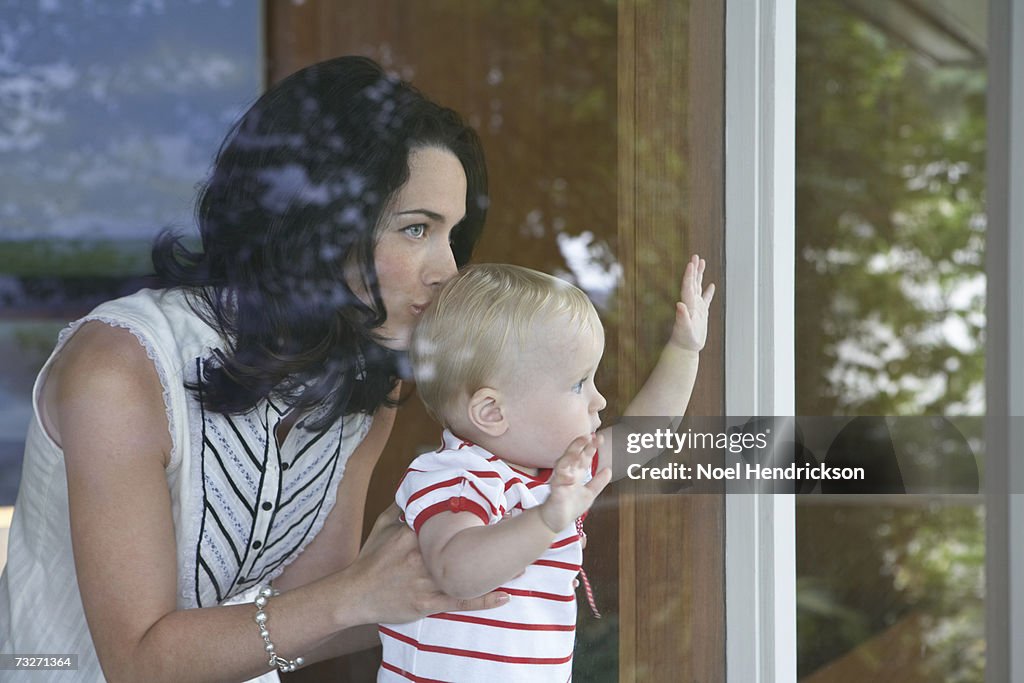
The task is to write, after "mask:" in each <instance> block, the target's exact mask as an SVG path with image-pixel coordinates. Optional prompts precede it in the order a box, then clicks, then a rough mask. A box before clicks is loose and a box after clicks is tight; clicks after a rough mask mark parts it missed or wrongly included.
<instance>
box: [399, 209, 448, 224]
mask: <svg viewBox="0 0 1024 683" xmlns="http://www.w3.org/2000/svg"><path fill="white" fill-rule="evenodd" d="M410 213H421V214H423V215H424V216H426V217H427V218H429V219H430V220H432V221H437V222H438V223H444V216H442V215H441V214H439V213H437V212H436V211H430V210H428V209H409V210H408V211H399V212H398V213H396V214H395V215H396V216H405V215H408V214H410Z"/></svg>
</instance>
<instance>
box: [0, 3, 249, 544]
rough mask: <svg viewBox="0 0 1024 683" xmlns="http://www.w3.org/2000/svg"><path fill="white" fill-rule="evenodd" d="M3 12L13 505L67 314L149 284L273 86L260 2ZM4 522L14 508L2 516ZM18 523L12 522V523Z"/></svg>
mask: <svg viewBox="0 0 1024 683" xmlns="http://www.w3.org/2000/svg"><path fill="white" fill-rule="evenodd" d="M7 5H8V6H6V7H5V8H4V10H3V17H2V19H0V354H2V355H3V357H4V358H5V359H8V360H11V362H5V363H4V364H3V366H2V369H0V506H4V505H11V504H12V503H13V502H14V496H15V493H16V490H17V484H18V479H19V471H20V460H21V453H22V440H23V438H24V435H25V429H26V426H27V424H28V421H29V415H30V405H29V395H30V391H31V383H32V381H33V379H34V377H35V374H36V372H37V371H38V369H39V367H40V366H41V365H42V363H43V361H44V360H45V358H46V356H47V354H48V353H49V352H50V350H51V349H52V347H53V344H54V342H55V340H56V334H57V331H58V330H59V329H60V328H61V327H62V325H63V324H64V323H65V322H66V321H68V320H70V319H73V318H75V317H78V316H79V315H82V314H83V313H85V312H87V311H88V310H89V309H90V308H91V307H92V306H93V305H95V304H96V303H98V302H100V301H103V300H105V299H109V298H112V297H115V296H118V295H120V294H124V293H128V292H130V291H132V290H134V289H137V288H139V287H140V286H143V284H145V280H143V279H142V276H143V275H145V274H146V273H148V272H150V270H151V266H150V263H149V248H150V244H151V241H152V238H153V236H154V235H155V234H156V233H157V232H158V231H159V230H160V229H161V228H163V227H166V226H175V227H177V228H179V229H181V230H183V231H185V232H189V231H194V228H193V227H192V224H193V221H192V219H191V212H192V203H193V196H194V194H195V189H194V188H195V186H196V184H197V183H198V182H200V181H201V180H202V179H203V177H204V176H205V174H206V169H207V167H208V166H209V163H210V161H211V159H212V157H213V154H214V152H215V151H216V149H217V145H218V144H219V141H220V139H221V138H222V137H223V135H224V132H225V130H227V127H228V126H229V125H230V123H231V121H233V120H234V118H235V117H236V116H237V114H238V113H239V111H240V110H241V109H242V108H243V107H244V105H245V104H246V103H247V102H248V101H249V100H251V99H252V98H254V97H255V96H256V95H257V94H258V92H259V89H260V69H261V66H262V61H261V56H260V52H259V6H258V4H256V3H250V2H233V1H231V0H192V1H190V2H188V3H179V2H163V1H162V0H150V1H143V0H134V1H132V2H119V1H115V0H92V1H90V2H61V1H59V0H41V1H40V2H38V3H13V4H12V3H8V4H7ZM0 521H2V520H0ZM5 527H6V525H4V528H5Z"/></svg>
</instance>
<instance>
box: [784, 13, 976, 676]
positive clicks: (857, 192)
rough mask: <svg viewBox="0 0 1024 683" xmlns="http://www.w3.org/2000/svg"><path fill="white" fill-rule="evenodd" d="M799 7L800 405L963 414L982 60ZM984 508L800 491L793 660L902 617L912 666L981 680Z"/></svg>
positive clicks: (970, 401)
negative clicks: (949, 63)
mask: <svg viewBox="0 0 1024 683" xmlns="http://www.w3.org/2000/svg"><path fill="white" fill-rule="evenodd" d="M797 9H798V21H797V31H798V35H797V82H798V91H797V131H796V134H797V140H796V145H797V205H796V215H797V225H798V231H797V259H796V273H797V278H796V282H797V303H798V320H797V344H798V347H797V354H796V359H797V360H796V362H797V387H798V392H797V411H798V413H800V414H805V415H806V414H862V415H863V414H869V415H870V414H875V415H879V414H882V415H884V414H889V415H899V414H919V413H947V414H957V413H960V414H963V413H973V414H978V413H980V412H981V411H983V410H984V404H983V398H984V385H983V379H984V356H983V348H982V342H981V336H982V332H983V330H984V262H983V254H984V207H983V204H982V197H983V191H984V187H985V178H984V173H983V171H984V144H985V111H984V97H985V78H984V72H983V71H982V70H978V69H967V68H959V69H955V68H943V69H939V68H927V67H925V66H923V65H922V64H921V63H920V62H919V61H917V60H916V59H915V57H914V55H913V54H912V53H911V52H910V51H909V50H907V49H904V48H903V47H902V46H901V45H898V44H895V43H894V42H893V41H891V40H889V39H888V38H887V37H886V36H884V35H883V34H881V33H880V32H879V31H877V30H876V29H874V28H873V27H872V26H870V25H868V24H867V23H865V22H863V21H861V20H859V19H858V18H856V17H854V16H853V15H851V14H850V13H849V12H848V11H847V10H846V8H845V6H844V5H843V4H842V3H841V2H837V1H832V0H826V1H823V2H801V3H798V6H797ZM981 517H982V515H981V512H980V510H979V509H978V508H977V507H971V506H961V507H950V508H943V509H941V510H940V509H932V508H928V507H921V506H913V507H912V506H902V505H901V506H899V507H884V506H883V507H878V506H863V505H860V506H855V507H846V508H839V506H827V507H826V506H805V507H801V514H800V515H799V516H798V553H799V559H798V566H799V572H800V574H801V576H800V579H799V600H798V602H799V604H798V631H799V653H800V654H799V660H800V661H799V668H800V674H801V676H804V675H807V674H810V673H811V672H813V671H814V670H816V669H817V668H818V667H819V666H820V665H822V664H824V663H826V662H828V661H831V660H833V659H835V658H837V657H839V656H841V655H842V654H843V653H845V652H848V651H849V650H850V649H851V648H854V647H855V646H857V645H858V644H860V643H862V642H864V641H865V640H866V639H867V638H869V637H871V636H876V637H878V634H888V633H895V632H896V631H894V630H889V629H891V628H894V627H895V625H896V624H897V623H898V622H899V623H908V622H905V621H901V620H904V619H905V618H912V620H913V623H914V628H915V629H917V630H916V631H915V633H917V634H919V635H917V636H915V638H916V640H915V642H914V644H913V645H912V646H910V648H909V649H908V650H907V656H908V657H912V658H916V660H917V661H918V662H919V664H918V665H915V669H916V672H918V673H919V675H920V676H921V678H920V679H919V680H952V681H968V680H970V681H974V680H979V681H980V680H981V679H982V671H983V667H984V639H983V626H984V618H983V607H982V601H981V599H982V593H983V575H984V574H983V567H984V533H983V528H984V524H983V521H982V519H981ZM901 633H902V632H901ZM893 637H895V636H893ZM886 665H887V664H886V663H885V662H878V663H877V666H878V667H880V668H879V671H883V672H884V671H886V670H888V671H892V670H893V669H886V668H885V667H886ZM889 665H894V664H893V663H892V662H890V663H889ZM915 680H918V679H915Z"/></svg>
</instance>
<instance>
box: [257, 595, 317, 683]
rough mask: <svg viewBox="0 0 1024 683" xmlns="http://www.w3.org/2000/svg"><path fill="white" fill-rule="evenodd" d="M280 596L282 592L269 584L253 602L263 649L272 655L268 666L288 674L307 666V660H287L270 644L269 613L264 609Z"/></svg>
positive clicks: (299, 658) (300, 658) (297, 658)
mask: <svg viewBox="0 0 1024 683" xmlns="http://www.w3.org/2000/svg"><path fill="white" fill-rule="evenodd" d="M280 594H281V592H280V591H278V590H275V589H274V588H272V587H271V586H270V584H267V585H266V586H264V587H263V588H260V591H259V593H257V594H256V599H255V600H253V603H254V604H255V605H256V610H257V612H256V624H257V625H258V626H259V627H260V637H261V638H263V642H264V643H266V645H264V646H263V649H264V650H266V651H267V654H268V655H270V659H268V660H267V664H268V665H270V666H272V667H277V669H278V670H279V671H281V672H282V673H288V672H291V671H295V670H296V669H298V668H299V667H300V666H302V665H303V664H305V663H306V660H305V659H303V658H302V657H296V658H295V659H292V660H288V659H285V658H284V657H281V656H279V655H278V654H277V653H276V652H274V644H273V643H272V642H270V631H268V630H267V613H266V612H264V611H263V608H264V607H266V606H267V602H269V601H270V598H273V597H276V596H278V595H280Z"/></svg>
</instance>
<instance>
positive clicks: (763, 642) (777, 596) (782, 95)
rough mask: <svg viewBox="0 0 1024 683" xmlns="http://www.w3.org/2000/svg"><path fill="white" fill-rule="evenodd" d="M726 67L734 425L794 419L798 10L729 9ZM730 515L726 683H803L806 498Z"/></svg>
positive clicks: (740, 497)
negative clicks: (799, 556) (800, 567)
mask: <svg viewBox="0 0 1024 683" xmlns="http://www.w3.org/2000/svg"><path fill="white" fill-rule="evenodd" d="M725 62H726V76H725V81H726V86H725V92H726V96H725V101H726V104H725V107H726V121H725V131H726V144H725V148H726V152H725V205H726V210H725V214H726V219H725V223H726V227H725V262H726V280H727V282H728V283H729V286H728V287H727V288H726V303H725V311H726V313H725V326H726V330H727V331H728V333H727V334H726V351H725V358H726V367H725V405H726V414H727V415H728V416H753V415H782V416H785V415H793V411H794V410H795V383H794V377H795V370H794V368H795V359H794V344H795V342H794V327H795V326H794V322H795V319H794V315H795V309H794V278H795V272H794V268H793V258H794V249H795V246H794V245H795V230H794V210H795V200H794V193H795V166H794V164H795V157H794V154H795V152H794V142H793V141H794V136H793V127H794V120H795V100H796V1H795V0H754V1H744V2H739V1H738V0H734V1H733V2H729V3H728V4H727V6H726V35H725ZM725 509H726V512H725V518H726V532H725V534H726V541H725V544H726V545H725V547H726V550H725V554H726V563H725V574H726V661H727V680H728V681H730V682H735V683H740V682H743V683H748V682H753V683H761V682H764V683H768V682H771V681H795V680H796V513H795V498H794V496H793V495H792V494H772V493H729V494H728V495H726V502H725ZM751 615H753V616H751Z"/></svg>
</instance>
